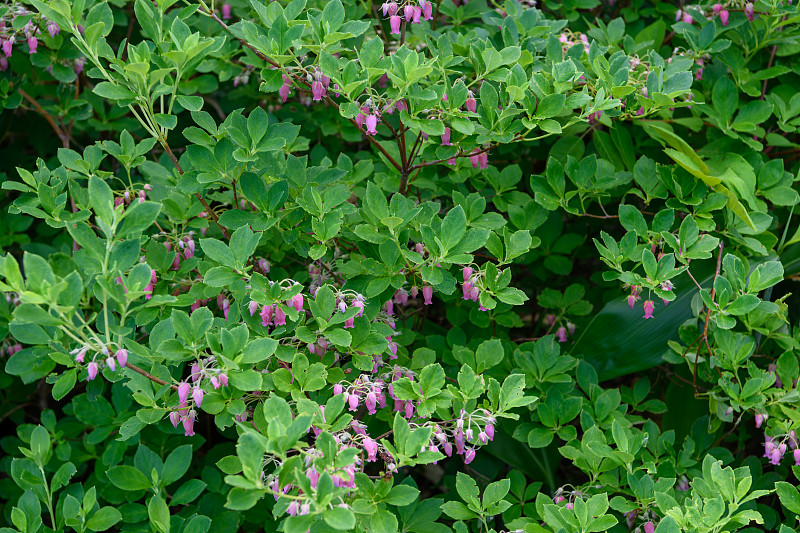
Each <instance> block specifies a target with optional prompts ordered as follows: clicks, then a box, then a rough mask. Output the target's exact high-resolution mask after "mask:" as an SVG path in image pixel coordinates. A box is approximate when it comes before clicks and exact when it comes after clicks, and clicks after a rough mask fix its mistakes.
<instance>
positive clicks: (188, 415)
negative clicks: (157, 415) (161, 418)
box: [169, 355, 228, 437]
mask: <svg viewBox="0 0 800 533" xmlns="http://www.w3.org/2000/svg"><path fill="white" fill-rule="evenodd" d="M216 365H217V358H216V357H215V356H213V355H212V356H210V357H206V358H204V359H199V360H198V361H197V362H195V363H193V364H192V367H191V371H190V374H189V379H190V381H191V383H189V381H182V382H180V383H179V384H178V387H177V388H178V408H177V409H176V410H174V411H172V412H171V413H170V414H169V420H170V422H172V425H173V426H174V427H176V428H177V427H178V424H183V429H184V432H185V435H186V436H187V437H191V436H192V435H194V421H195V419H196V418H197V411H196V410H195V407H197V408H199V407H200V406H201V405H202V403H203V397H204V396H205V391H204V390H203V388H202V385H203V380H204V379H205V380H207V381H208V382H209V383H211V386H212V387H214V389H218V388H220V387H227V386H228V375H227V374H226V373H225V372H224V371H223V370H222V369H220V368H218V367H217V366H216ZM190 396H191V403H192V404H191V405H190V403H189V398H190Z"/></svg>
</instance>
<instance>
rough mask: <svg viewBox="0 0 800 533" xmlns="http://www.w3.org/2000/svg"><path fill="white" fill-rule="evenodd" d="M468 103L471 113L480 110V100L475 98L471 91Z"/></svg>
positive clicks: (468, 109)
mask: <svg viewBox="0 0 800 533" xmlns="http://www.w3.org/2000/svg"><path fill="white" fill-rule="evenodd" d="M466 105H467V111H469V112H470V113H475V112H476V111H477V110H478V101H477V100H475V97H474V96H472V93H471V92H470V93H469V96H468V97H467V104H466Z"/></svg>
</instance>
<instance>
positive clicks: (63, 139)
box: [17, 89, 69, 148]
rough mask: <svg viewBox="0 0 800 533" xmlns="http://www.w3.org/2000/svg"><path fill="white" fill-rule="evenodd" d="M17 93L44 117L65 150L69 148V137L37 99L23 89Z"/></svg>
mask: <svg viewBox="0 0 800 533" xmlns="http://www.w3.org/2000/svg"><path fill="white" fill-rule="evenodd" d="M17 91H18V92H19V94H20V95H21V96H22V97H23V98H24V99H25V100H27V101H28V102H30V104H31V105H32V106H33V108H34V109H35V110H36V112H37V113H39V114H40V115H42V117H44V119H45V120H46V121H47V123H48V124H50V127H51V128H53V131H54V132H55V133H56V135H58V138H59V140H61V145H62V146H63V147H64V148H69V137H68V136H67V134H66V133H65V132H64V131H63V130H62V129H61V127H60V126H59V125H58V124H56V120H55V119H54V118H53V116H52V115H51V114H50V113H48V112H47V111H45V110H44V108H43V107H42V106H41V105H39V102H37V101H36V99H35V98H33V97H32V96H31V95H29V94H28V93H26V92H25V91H23V90H22V89H17Z"/></svg>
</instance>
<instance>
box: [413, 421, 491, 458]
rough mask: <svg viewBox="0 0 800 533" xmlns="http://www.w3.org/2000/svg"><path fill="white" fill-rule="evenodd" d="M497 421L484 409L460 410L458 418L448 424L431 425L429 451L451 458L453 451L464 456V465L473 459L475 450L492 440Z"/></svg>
mask: <svg viewBox="0 0 800 533" xmlns="http://www.w3.org/2000/svg"><path fill="white" fill-rule="evenodd" d="M496 423H497V420H496V419H495V418H494V416H493V414H492V413H491V412H490V411H487V410H486V409H482V408H477V409H475V410H474V411H472V412H467V411H466V410H464V409H462V410H461V413H460V414H459V417H458V418H456V419H455V420H451V421H448V422H439V423H435V424H433V433H432V437H431V442H430V446H429V448H428V450H429V451H432V452H438V451H440V449H439V447H440V446H441V451H442V452H443V453H444V454H445V455H446V456H448V457H452V455H453V451H455V452H456V454H457V455H463V456H464V464H469V463H471V462H472V461H473V460H474V459H475V454H476V450H477V449H478V448H480V447H481V446H483V445H485V444H487V443H488V442H489V441H492V440H494V426H495V424H496Z"/></svg>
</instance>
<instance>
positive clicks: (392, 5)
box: [381, 2, 397, 17]
mask: <svg viewBox="0 0 800 533" xmlns="http://www.w3.org/2000/svg"><path fill="white" fill-rule="evenodd" d="M381 10H382V11H383V16H384V17H386V16H390V17H392V16H394V15H396V14H397V2H384V3H383V5H382V6H381Z"/></svg>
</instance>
